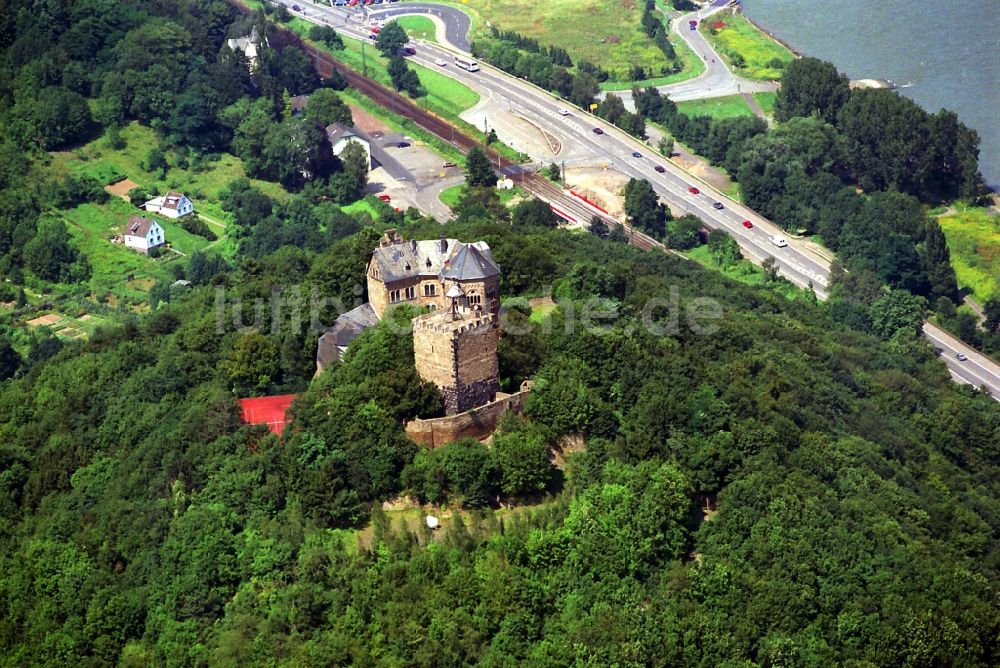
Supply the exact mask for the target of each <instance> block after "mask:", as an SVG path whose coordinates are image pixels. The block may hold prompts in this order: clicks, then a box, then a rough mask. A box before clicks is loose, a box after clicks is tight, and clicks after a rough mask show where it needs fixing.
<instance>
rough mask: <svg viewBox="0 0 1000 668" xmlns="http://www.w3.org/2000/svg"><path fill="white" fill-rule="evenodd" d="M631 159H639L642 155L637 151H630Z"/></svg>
mask: <svg viewBox="0 0 1000 668" xmlns="http://www.w3.org/2000/svg"><path fill="white" fill-rule="evenodd" d="M632 157H633V158H641V157H642V153H639V151H632Z"/></svg>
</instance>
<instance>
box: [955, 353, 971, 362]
mask: <svg viewBox="0 0 1000 668" xmlns="http://www.w3.org/2000/svg"><path fill="white" fill-rule="evenodd" d="M955 359H957V360H958V361H959V362H964V361H965V360H967V359H969V358H968V357H966V356H965V353H955Z"/></svg>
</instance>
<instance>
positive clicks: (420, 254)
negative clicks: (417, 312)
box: [316, 230, 500, 370]
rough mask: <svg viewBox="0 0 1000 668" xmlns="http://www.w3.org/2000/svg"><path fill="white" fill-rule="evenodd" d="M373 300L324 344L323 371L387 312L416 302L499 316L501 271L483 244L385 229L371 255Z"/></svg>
mask: <svg viewBox="0 0 1000 668" xmlns="http://www.w3.org/2000/svg"><path fill="white" fill-rule="evenodd" d="M366 278H367V284H368V302H367V303H366V304H364V305H362V306H360V307H358V308H356V309H354V310H352V311H349V312H347V313H345V314H343V315H341V316H340V317H339V318H338V319H337V321H336V322H335V323H334V325H333V327H331V328H330V329H328V330H327V331H326V332H325V333H324V334H323V335H322V336H321V337H320V340H319V345H318V348H317V351H316V363H317V367H318V369H319V370H322V369H323V368H324V367H326V366H328V365H329V364H330V363H332V362H333V361H334V360H338V359H340V356H341V354H342V353H343V351H344V350H346V349H347V346H348V344H350V342H351V341H352V340H353V339H354V338H355V337H357V336H358V335H359V334H360V333H361V332H362V331H364V330H365V329H366V328H368V327H371V326H374V325H375V324H377V323H378V321H379V320H381V319H382V317H383V316H384V314H385V312H386V310H388V309H389V308H391V307H393V306H397V305H399V304H413V305H414V306H418V307H426V308H428V309H429V310H431V311H437V310H441V309H454V308H460V309H461V310H462V311H467V312H469V313H481V314H483V315H484V316H487V315H489V316H492V322H494V323H497V322H499V320H498V317H497V316H498V315H499V313H500V297H499V286H500V267H498V266H497V264H496V262H494V261H493V255H492V253H491V251H490V247H489V245H487V244H486V242H483V241H477V242H474V243H463V242H461V241H458V240H457V239H446V238H443V237H442V238H441V239H432V240H420V241H418V240H416V239H412V240H409V241H407V240H405V239H403V238H402V237H401V236H399V234H398V233H397V232H396V230H386V232H385V235H384V236H383V237H382V239H381V241H380V242H379V245H378V247H377V248H375V250H373V251H372V258H371V260H370V261H369V262H368V271H367V272H366Z"/></svg>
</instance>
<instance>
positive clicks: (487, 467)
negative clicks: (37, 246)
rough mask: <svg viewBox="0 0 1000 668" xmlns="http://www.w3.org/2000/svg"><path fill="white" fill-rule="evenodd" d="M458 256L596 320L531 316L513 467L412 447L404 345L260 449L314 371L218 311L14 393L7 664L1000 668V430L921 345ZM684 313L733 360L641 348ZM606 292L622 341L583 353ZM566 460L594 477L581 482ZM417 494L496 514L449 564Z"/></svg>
mask: <svg viewBox="0 0 1000 668" xmlns="http://www.w3.org/2000/svg"><path fill="white" fill-rule="evenodd" d="M401 229H402V232H403V233H404V234H405V235H406V236H408V237H415V238H416V237H427V236H432V235H436V234H438V233H439V232H440V231H441V230H440V228H439V227H437V225H436V224H435V223H432V222H429V221H425V220H422V219H419V218H410V219H408V220H407V221H404V222H403V224H402V227H401ZM443 231H444V232H445V233H446V234H449V235H453V236H457V237H459V238H463V239H484V240H486V241H487V242H488V243H489V244H490V245H491V247H492V248H493V250H494V256H495V257H496V258H497V260H498V262H499V264H500V265H501V266H502V267H503V269H504V275H503V283H502V285H501V288H502V292H503V294H505V295H508V296H512V295H518V294H532V293H536V292H537V291H538V290H540V289H541V288H542V287H543V286H545V285H547V284H549V283H552V282H554V283H555V292H556V294H557V295H560V299H561V303H562V306H561V307H560V308H558V309H557V310H556V311H555V312H553V313H552V314H551V315H550V316H549V319H548V320H547V321H545V323H535V324H531V321H530V320H528V319H527V318H526V317H525V311H527V308H526V307H524V306H520V305H518V303H517V302H516V300H515V301H514V303H512V304H510V305H509V308H508V316H507V317H508V318H509V322H510V323H513V324H516V325H518V326H519V330H520V331H522V332H523V333H522V334H520V335H517V336H508V337H506V338H505V339H504V341H503V345H502V347H501V374H502V375H503V376H504V377H505V378H515V379H520V378H523V377H533V378H535V380H536V390H535V392H534V393H533V394H532V396H531V399H530V402H529V404H528V407H527V413H526V416H525V418H524V419H522V420H510V421H507V422H506V423H505V424H504V425H503V426H502V429H501V432H500V433H499V434H498V435H497V436H496V437H495V441H494V444H493V447H492V448H490V449H487V448H485V447H483V446H482V445H480V444H478V443H474V442H471V443H470V442H461V443H457V444H455V445H452V446H447V447H445V448H442V449H439V450H436V451H433V452H426V451H420V452H418V449H417V447H416V446H414V445H413V444H411V443H409V441H408V440H407V439H406V438H405V436H404V435H403V432H402V426H401V421H403V420H405V419H408V418H410V417H412V416H414V415H420V414H433V412H434V411H435V410H436V409H437V404H436V402H438V401H439V399H438V398H437V397H436V393H435V392H433V391H431V390H428V389H427V388H426V387H425V386H423V385H422V384H421V383H420V382H419V380H418V379H417V377H416V375H415V374H414V371H413V363H412V348H411V344H410V343H409V337H408V336H406V335H403V336H399V335H398V334H394V333H393V331H392V329H391V328H389V327H386V326H382V327H379V328H376V329H375V330H370V331H369V332H367V333H366V334H365V335H364V336H363V337H362V338H361V339H359V340H358V341H356V342H355V344H354V348H353V350H352V353H351V355H349V357H348V359H347V361H346V362H344V363H343V364H341V365H338V366H335V367H334V368H333V369H330V370H328V371H327V372H326V373H324V374H323V375H322V376H320V377H319V378H318V379H316V380H314V381H312V382H311V384H310V385H309V387H308V389H307V390H306V391H305V392H304V393H303V394H302V396H301V397H300V398H299V399H298V400H297V402H296V403H295V404H294V406H293V414H294V421H293V423H292V425H291V426H290V427H289V429H288V431H287V436H286V437H285V438H284V439H283V440H281V441H279V440H277V439H276V438H275V437H273V436H271V435H268V434H266V432H264V431H261V430H260V429H259V428H250V427H247V426H243V425H241V424H240V423H239V422H238V420H237V419H236V411H235V406H234V395H233V393H232V390H233V388H234V386H237V385H239V384H240V383H242V382H245V379H250V380H251V381H252V382H253V383H254V384H255V388H256V389H258V390H260V391H272V390H275V389H278V388H280V387H282V386H283V385H284V386H287V383H289V382H290V379H294V378H295V377H296V375H298V377H299V378H300V379H304V378H305V377H307V376H308V373H309V372H310V371H311V368H310V367H311V351H310V350H302V351H300V352H298V353H296V352H295V351H291V349H290V348H288V347H286V346H285V341H284V339H285V338H286V333H282V332H279V333H270V332H268V331H267V330H266V329H265V330H263V331H259V332H240V331H238V330H235V328H232V327H227V328H226V329H225V331H224V332H223V333H221V334H220V333H219V332H218V331H217V323H216V313H215V299H216V297H215V292H214V290H213V289H212V287H211V286H205V287H200V288H196V289H194V290H193V291H192V292H190V293H188V294H186V295H185V296H183V297H181V298H178V299H174V300H173V301H171V302H169V304H166V305H164V306H162V307H161V309H160V310H158V311H157V312H156V313H155V314H153V315H151V316H148V317H142V318H138V319H136V320H134V321H131V322H129V323H126V324H125V325H124V326H123V327H120V328H115V329H108V330H106V331H104V332H103V333H102V334H101V336H98V337H95V338H94V340H92V341H90V342H88V343H85V344H74V345H73V346H71V347H69V348H65V349H63V350H62V351H61V352H57V353H56V354H55V355H54V356H53V357H51V358H49V359H47V360H46V361H42V362H38V363H36V364H34V365H33V366H31V367H30V369H29V370H28V371H27V372H26V373H23V374H22V375H21V376H20V377H18V378H16V379H14V380H9V381H7V382H6V383H5V384H4V385H3V386H2V393H0V405H2V407H0V416H2V417H0V434H2V436H0V443H2V445H0V462H2V467H3V468H2V471H3V472H2V474H0V480H2V485H0V490H2V496H0V503H2V504H3V513H2V518H3V519H2V524H0V536H2V544H3V550H2V554H3V557H2V561H3V563H2V565H0V569H2V572H3V573H4V577H3V578H2V580H0V606H2V609H3V615H2V620H3V621H2V622H0V646H2V647H3V654H4V656H5V657H6V658H5V664H6V665H11V666H15V665H16V666H23V665H66V664H73V665H115V664H119V663H121V664H122V665H140V664H142V665H149V664H152V665H171V666H182V665H231V664H237V663H243V664H248V663H249V664H253V665H258V664H270V665H289V666H290V665H331V664H339V663H343V664H347V663H351V664H359V665H461V664H467V663H472V662H482V663H483V664H486V665H520V664H524V663H528V664H531V665H565V664H569V663H576V662H580V663H590V664H595V665H610V664H614V663H618V664H621V665H647V664H648V663H668V664H683V665H705V666H718V665H830V664H833V663H848V664H851V665H927V666H930V665H983V666H985V665H995V663H996V662H997V660H998V658H1000V657H998V647H997V644H996V638H997V632H998V630H1000V629H998V621H1000V620H998V618H997V615H996V602H997V601H996V595H997V590H996V588H997V584H998V572H997V568H998V563H1000V562H998V555H1000V550H998V548H1000V545H998V540H997V528H998V522H1000V519H998V518H1000V505H998V501H997V499H998V489H997V481H998V480H1000V471H998V466H1000V458H998V446H1000V410H998V408H997V406H996V403H995V402H994V401H993V400H991V399H989V398H988V397H985V396H983V395H978V394H976V393H974V392H973V391H972V390H970V389H968V388H961V387H958V386H956V385H954V384H953V383H952V382H951V381H950V379H949V378H948V376H947V374H946V372H945V371H944V369H943V367H941V366H940V364H939V363H938V362H937V361H936V359H935V358H934V356H933V353H932V352H931V351H930V350H929V348H928V347H927V346H926V345H925V344H924V343H922V342H921V341H919V340H918V339H917V338H916V337H915V336H914V335H913V333H912V332H911V333H908V334H907V333H901V334H900V335H898V336H896V337H894V338H893V340H892V342H891V343H890V344H883V343H879V342H878V341H877V340H876V339H874V338H870V337H868V336H866V335H864V334H860V333H857V332H854V331H851V330H849V329H846V328H845V327H844V326H843V325H838V324H836V323H835V322H833V321H831V320H830V318H829V316H828V315H826V314H825V313H824V312H823V310H822V308H821V307H819V306H816V305H813V304H811V303H809V302H806V301H796V302H788V301H786V300H784V299H782V298H780V297H777V296H775V295H773V294H771V293H770V292H769V291H767V290H766V289H763V288H756V289H755V288H749V287H745V286H739V285H736V284H733V283H731V282H729V281H727V280H726V279H724V278H722V277H721V276H719V275H717V274H713V273H709V272H706V271H704V270H701V269H697V268H695V267H694V266H693V265H691V264H689V263H686V262H684V261H683V260H680V259H677V258H673V257H670V256H667V255H664V254H656V253H642V252H640V251H638V250H636V249H634V248H631V247H629V246H626V245H625V244H621V243H615V242H613V241H609V240H600V239H598V238H596V237H594V236H592V235H571V234H566V233H564V232H562V231H558V230H554V229H552V228H549V227H538V226H532V225H522V224H518V225H515V226H513V227H511V226H510V225H500V226H498V225H496V223H494V222H493V221H492V220H489V219H487V218H485V217H484V219H482V220H480V221H479V222H468V223H464V224H453V225H451V226H449V227H446V228H445V229H444V230H443ZM375 239H376V232H375V231H367V230H366V231H361V232H358V233H356V234H354V235H352V236H350V237H347V238H344V239H342V240H339V241H335V242H333V243H332V244H331V245H330V246H329V247H328V248H326V249H325V250H323V251H322V252H312V251H307V250H301V249H294V248H283V249H280V250H278V251H277V252H275V253H272V254H270V255H266V256H264V257H261V258H259V259H257V260H255V261H254V262H253V263H247V264H244V265H243V266H242V267H241V268H238V269H232V270H229V271H223V272H222V273H220V274H218V275H217V276H216V277H215V279H214V281H215V283H216V284H217V285H225V286H227V299H228V303H233V302H234V301H235V299H236V298H237V297H241V298H243V299H245V300H246V299H251V298H252V297H254V296H265V295H268V294H270V293H271V289H272V287H273V286H274V285H275V284H276V282H277V281H278V280H280V281H282V282H283V283H285V284H289V283H290V284H297V285H303V286H310V287H312V286H315V287H316V288H317V289H319V290H321V291H322V294H323V295H325V296H330V297H334V296H337V297H341V298H344V299H350V298H351V296H352V288H353V285H354V283H355V281H356V279H357V276H359V275H361V273H362V272H363V268H364V264H365V260H366V258H367V256H368V254H369V252H370V248H371V247H372V245H373V243H375ZM597 257H600V258H601V261H600V263H597V262H595V261H594V260H593V259H592V258H597ZM279 277H280V279H279ZM672 288H673V290H675V291H679V295H680V298H679V302H680V307H681V308H684V307H685V306H686V305H688V304H689V302H690V301H691V300H692V299H693V298H695V297H711V298H713V299H715V300H717V301H718V302H719V303H720V304H721V305H722V307H723V314H724V317H723V318H722V319H721V320H719V321H718V322H717V323H715V324H717V326H718V331H717V332H715V333H713V334H711V335H699V334H696V333H694V332H693V331H692V330H691V329H690V328H688V327H687V326H685V325H684V324H683V323H684V322H685V318H684V317H682V318H681V323H682V325H681V326H680V328H679V329H678V330H677V331H676V332H673V333H670V332H669V324H670V316H671V314H670V313H669V312H668V310H658V311H654V312H653V317H654V319H655V322H656V323H657V324H663V325H667V326H668V333H666V334H663V333H657V334H653V333H651V332H650V331H649V330H648V328H646V327H645V326H643V325H641V324H640V321H641V318H642V312H643V308H644V306H645V305H646V304H647V303H648V301H649V300H650V299H653V298H662V299H664V302H663V303H664V304H668V303H670V302H669V299H670V298H671V294H672V293H671V289H672ZM591 297H598V298H600V299H601V300H603V301H602V303H604V304H606V305H610V306H613V307H614V310H613V313H614V315H609V316H608V317H607V318H606V319H605V320H604V321H603V323H602V324H603V325H604V327H602V328H600V329H597V330H592V329H582V328H580V327H575V328H567V326H566V324H567V321H570V320H571V319H570V318H569V317H568V315H567V314H568V313H569V312H570V311H571V310H572V309H570V304H575V305H576V306H577V307H579V306H580V304H581V303H582V301H583V300H586V299H588V298H591ZM265 303H266V302H265ZM576 312H577V313H579V312H580V310H579V308H576ZM609 313H610V312H609ZM400 315H401V316H403V317H405V315H406V314H405V313H403V314H400ZM248 353H249V354H248ZM262 378H263V383H261V379H262ZM302 382H304V381H303V380H299V381H298V386H299V387H301V386H302ZM566 435H582V436H583V439H584V442H585V451H583V452H578V453H577V454H574V455H570V456H569V458H568V465H567V467H566V469H565V471H556V470H554V469H553V468H552V466H551V464H550V463H549V461H548V458H547V457H546V456H545V453H546V451H547V450H548V448H549V447H550V446H553V445H556V444H557V443H559V442H560V438H561V437H563V436H566ZM407 490H408V491H410V492H411V493H413V494H415V495H416V496H418V497H420V498H423V499H425V500H429V501H436V502H438V503H444V502H446V501H448V500H450V503H451V507H452V510H453V511H456V510H457V508H459V507H465V508H468V509H470V514H467V515H465V516H464V517H462V516H460V515H455V516H453V517H455V519H454V520H453V521H452V522H451V523H450V524H449V526H448V527H447V528H446V529H444V530H443V533H442V534H441V535H438V536H435V537H434V539H431V538H430V537H429V536H428V535H427V533H426V532H418V531H413V530H412V529H411V530H404V529H403V528H401V526H399V525H398V523H393V522H392V521H390V520H389V519H387V517H386V515H385V514H383V513H382V512H381V511H378V510H376V511H375V514H374V516H372V515H371V512H372V502H377V501H380V500H382V499H386V498H390V497H392V496H395V495H397V494H399V493H400V492H403V491H407ZM544 493H547V494H548V495H547V496H544V501H542V503H540V504H539V505H537V506H534V507H533V508H532V507H530V506H529V507H528V508H525V509H522V510H521V511H519V512H516V513H514V514H511V513H510V512H509V511H507V512H503V513H501V512H498V511H496V509H495V508H494V506H495V498H496V497H497V496H499V497H500V498H501V499H503V500H504V501H505V502H512V501H513V502H516V501H518V499H525V500H534V501H533V502H536V503H537V502H538V500H539V499H540V498H542V497H540V496H539V495H540V494H544ZM706 504H708V505H709V506H710V507H711V508H717V512H716V511H711V512H710V513H709V517H710V519H708V521H703V513H702V511H701V510H700V509H701V508H703V507H704V506H705V505H706ZM477 508H478V509H481V510H474V509H477ZM369 517H371V518H372V522H373V524H372V527H371V528H370V529H369V530H368V532H367V534H366V536H367V538H366V539H365V540H363V541H362V543H361V544H360V545H359V543H358V539H357V534H355V533H353V532H351V531H349V530H350V529H351V528H353V527H359V526H361V525H363V524H364V523H366V522H367V521H368V519H369ZM459 518H461V519H459Z"/></svg>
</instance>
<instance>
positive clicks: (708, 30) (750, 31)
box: [699, 14, 795, 81]
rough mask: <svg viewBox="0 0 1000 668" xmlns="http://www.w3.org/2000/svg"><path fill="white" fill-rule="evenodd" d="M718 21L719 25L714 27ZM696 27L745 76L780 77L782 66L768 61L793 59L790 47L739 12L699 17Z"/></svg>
mask: <svg viewBox="0 0 1000 668" xmlns="http://www.w3.org/2000/svg"><path fill="white" fill-rule="evenodd" d="M719 23H721V24H723V25H722V27H721V28H719V29H716V27H715V26H716V25H717V24H719ZM699 30H701V31H702V32H703V33H705V36H706V37H707V38H708V40H709V41H710V42H711V43H712V46H714V47H715V48H716V50H717V51H718V52H719V53H720V54H722V56H723V58H725V59H726V62H727V63H729V64H730V65H731V66H733V69H734V71H735V72H736V73H737V74H739V75H740V76H744V77H746V78H748V79H758V80H762V81H770V80H772V79H780V78H781V73H782V71H783V70H784V67H783V66H782V67H775V66H774V64H773V62H772V61H774V60H775V59H777V60H779V61H781V62H782V63H785V64H787V63H790V62H792V60H794V59H795V55H794V54H793V53H792V52H791V51H789V50H788V49H786V48H785V47H783V46H782V45H781V44H779V43H778V42H776V41H774V40H773V39H771V38H770V37H768V36H767V35H765V34H764V33H762V32H761V31H760V30H758V29H757V28H756V27H755V26H754V25H753V24H752V23H750V22H749V21H748V20H747V19H746V18H745V17H744V16H742V15H740V14H736V15H728V14H727V15H716V16H713V17H712V18H710V19H708V20H707V21H703V22H702V23H701V25H700V26H699ZM737 56H738V57H742V59H743V61H744V64H743V66H741V67H737V66H736V65H735V64H734V63H733V61H734V59H736V58H737Z"/></svg>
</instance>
